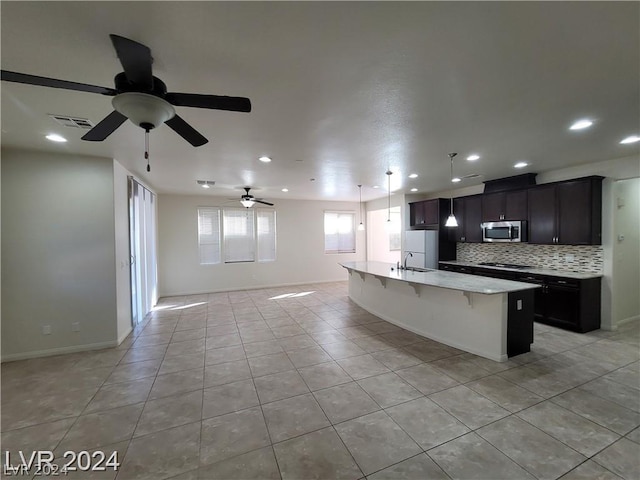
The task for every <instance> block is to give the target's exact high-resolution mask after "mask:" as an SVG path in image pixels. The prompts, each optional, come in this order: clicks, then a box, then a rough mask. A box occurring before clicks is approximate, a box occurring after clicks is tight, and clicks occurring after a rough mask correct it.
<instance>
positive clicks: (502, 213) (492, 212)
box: [482, 190, 527, 222]
mask: <svg viewBox="0 0 640 480" xmlns="http://www.w3.org/2000/svg"><path fill="white" fill-rule="evenodd" d="M526 218H527V190H513V191H507V192H495V193H487V194H484V195H482V221H483V222H497V221H500V220H525V219H526Z"/></svg>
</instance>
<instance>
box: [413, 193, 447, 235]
mask: <svg viewBox="0 0 640 480" xmlns="http://www.w3.org/2000/svg"><path fill="white" fill-rule="evenodd" d="M444 202H445V200H444V199H440V198H434V199H433V200H422V201H421V202H412V203H410V204H409V225H410V226H411V227H415V228H418V229H420V228H433V229H435V228H438V225H439V224H440V215H441V213H442V212H441V210H442V208H441V207H440V204H441V203H444Z"/></svg>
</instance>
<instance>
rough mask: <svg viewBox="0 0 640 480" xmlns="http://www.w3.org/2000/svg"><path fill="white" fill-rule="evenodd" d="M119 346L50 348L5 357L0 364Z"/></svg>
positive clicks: (103, 344)
mask: <svg viewBox="0 0 640 480" xmlns="http://www.w3.org/2000/svg"><path fill="white" fill-rule="evenodd" d="M117 346H118V342H115V341H110V342H100V343H89V344H85V345H72V346H69V347H59V348H50V349H48V350H35V351H32V352H24V353H11V354H9V355H3V356H2V358H1V359H0V362H1V363H4V362H13V361H16V360H27V359H29V358H39V357H51V356H53V355H65V354H67V353H78V352H86V351H89V350H100V349H103V348H112V347H117Z"/></svg>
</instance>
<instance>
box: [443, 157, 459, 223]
mask: <svg viewBox="0 0 640 480" xmlns="http://www.w3.org/2000/svg"><path fill="white" fill-rule="evenodd" d="M456 155H458V154H457V153H450V154H449V160H451V181H452V182H453V157H455V156H456ZM444 226H445V227H457V226H458V221H457V220H456V216H455V215H454V214H453V191H452V192H451V213H450V214H449V217H448V218H447V222H446V223H445V224H444Z"/></svg>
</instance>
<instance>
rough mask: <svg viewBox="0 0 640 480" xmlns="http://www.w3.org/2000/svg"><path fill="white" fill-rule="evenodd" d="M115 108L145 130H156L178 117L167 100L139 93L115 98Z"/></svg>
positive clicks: (126, 93)
mask: <svg viewBox="0 0 640 480" xmlns="http://www.w3.org/2000/svg"><path fill="white" fill-rule="evenodd" d="M111 103H112V105H113V108H114V109H115V110H116V111H117V112H119V113H121V114H122V115H124V116H125V117H127V118H128V119H129V120H131V122H132V123H134V124H135V125H137V126H139V127H141V128H143V129H145V130H151V129H154V128H156V127H158V126H160V125H162V124H163V123H165V122H166V121H167V120H171V119H172V118H173V117H175V115H176V111H175V109H174V108H173V106H172V105H171V104H170V103H169V102H167V101H166V100H164V99H162V98H160V97H156V96H155V95H149V94H147V93H139V92H125V93H120V94H118V95H116V96H115V97H113V100H112V101H111Z"/></svg>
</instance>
